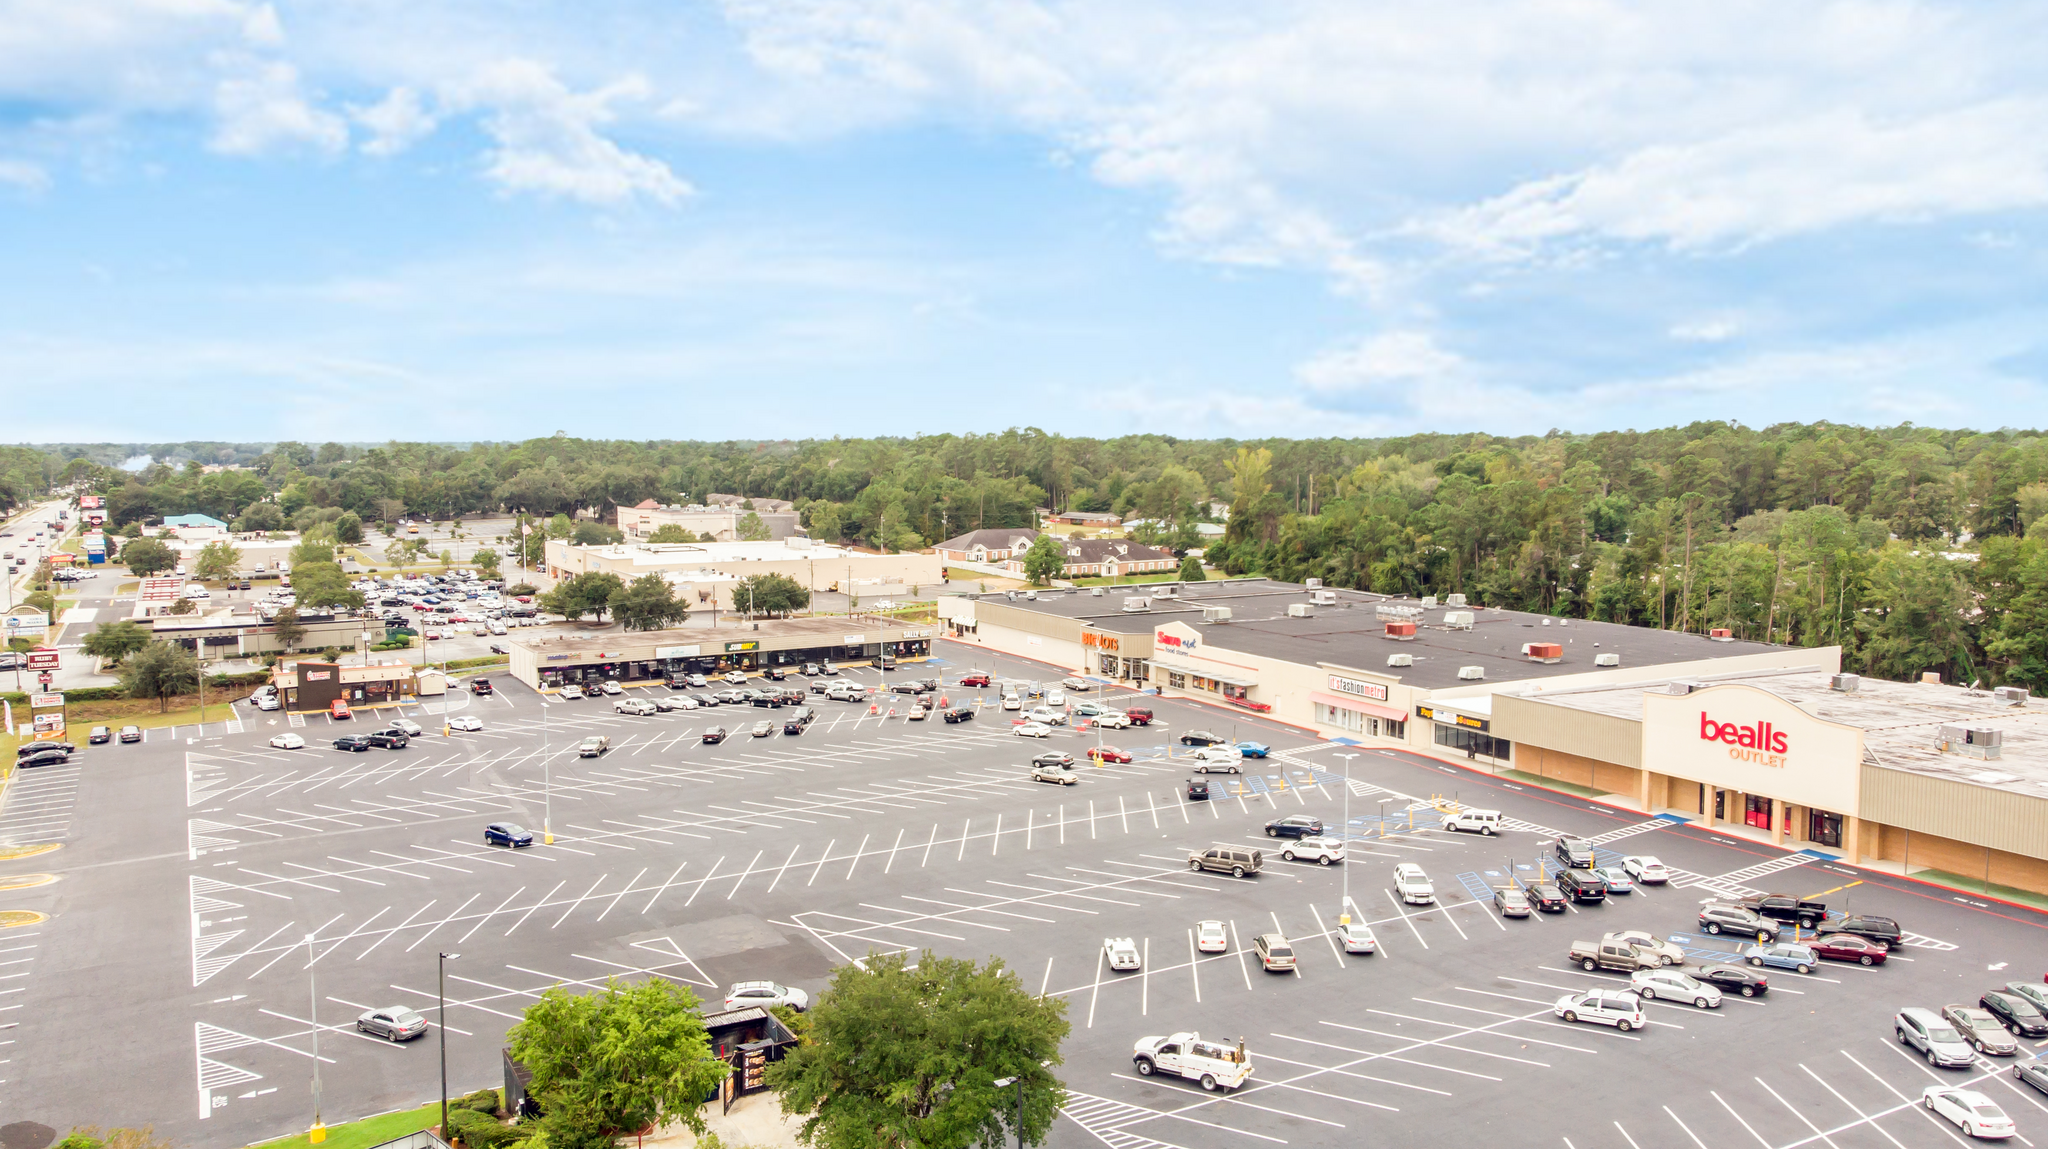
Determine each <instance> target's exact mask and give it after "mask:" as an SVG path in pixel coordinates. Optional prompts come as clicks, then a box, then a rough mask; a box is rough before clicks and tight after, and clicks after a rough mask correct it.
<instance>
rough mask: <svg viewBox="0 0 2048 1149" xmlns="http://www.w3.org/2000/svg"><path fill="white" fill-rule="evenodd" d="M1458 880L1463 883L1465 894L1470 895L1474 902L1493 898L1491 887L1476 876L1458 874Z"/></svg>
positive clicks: (1484, 880)
mask: <svg viewBox="0 0 2048 1149" xmlns="http://www.w3.org/2000/svg"><path fill="white" fill-rule="evenodd" d="M1458 880H1459V881H1461V882H1463V883H1465V892H1466V893H1468V894H1471V895H1472V900H1473V901H1475V902H1483V901H1486V900H1487V899H1488V898H1491V897H1493V887H1492V886H1490V885H1488V884H1487V882H1486V879H1485V878H1482V877H1480V876H1479V875H1478V874H1470V873H1468V874H1459V875H1458Z"/></svg>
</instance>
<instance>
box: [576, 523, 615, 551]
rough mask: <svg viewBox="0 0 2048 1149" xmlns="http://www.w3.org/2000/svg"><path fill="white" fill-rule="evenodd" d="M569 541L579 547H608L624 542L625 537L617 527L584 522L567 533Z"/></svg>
mask: <svg viewBox="0 0 2048 1149" xmlns="http://www.w3.org/2000/svg"><path fill="white" fill-rule="evenodd" d="M569 541H570V542H572V543H575V544H576V545H577V546H579V547H597V546H610V545H611V544H613V543H622V542H625V541H626V535H625V532H624V531H621V530H619V528H617V527H609V526H606V525H605V524H603V523H594V522H588V521H586V522H581V523H577V524H576V529H575V530H573V531H571V532H569Z"/></svg>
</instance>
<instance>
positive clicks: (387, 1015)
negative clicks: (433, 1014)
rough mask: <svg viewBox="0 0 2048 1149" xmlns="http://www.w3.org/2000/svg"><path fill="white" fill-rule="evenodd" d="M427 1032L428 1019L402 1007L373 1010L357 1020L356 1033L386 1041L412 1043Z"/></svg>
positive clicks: (394, 1006) (395, 1006)
mask: <svg viewBox="0 0 2048 1149" xmlns="http://www.w3.org/2000/svg"><path fill="white" fill-rule="evenodd" d="M426 1031H427V1019H426V1018H424V1017H421V1016H420V1015H419V1014H418V1013H417V1012H415V1011H413V1010H411V1009H408V1008H406V1007H405V1006H402V1005H393V1006H386V1007H384V1008H383V1009H373V1010H369V1011H367V1012H366V1013H364V1014H363V1015H362V1016H360V1017H358V1018H356V1032H358V1033H367V1034H369V1035H370V1036H371V1037H381V1038H383V1039H384V1040H386V1041H411V1040H412V1039H413V1038H415V1037H418V1036H419V1035H420V1034H423V1033H425V1032H426Z"/></svg>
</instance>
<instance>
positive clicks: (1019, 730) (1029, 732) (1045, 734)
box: [1011, 722, 1052, 738]
mask: <svg viewBox="0 0 2048 1149" xmlns="http://www.w3.org/2000/svg"><path fill="white" fill-rule="evenodd" d="M1011 733H1013V734H1015V735H1016V736H1017V737H1019V738H1050V737H1052V727H1050V726H1047V725H1046V724H1045V723H1043V722H1024V723H1019V724H1018V725H1017V726H1016V728H1015V729H1013V730H1012V731H1011Z"/></svg>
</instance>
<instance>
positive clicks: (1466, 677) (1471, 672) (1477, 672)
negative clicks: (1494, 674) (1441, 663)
mask: <svg viewBox="0 0 2048 1149" xmlns="http://www.w3.org/2000/svg"><path fill="white" fill-rule="evenodd" d="M1485 677H1486V668H1485V667H1483V666H1461V667H1459V668H1458V678H1459V679H1460V680H1461V681H1465V682H1476V681H1478V680H1479V679H1482V678H1485Z"/></svg>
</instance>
